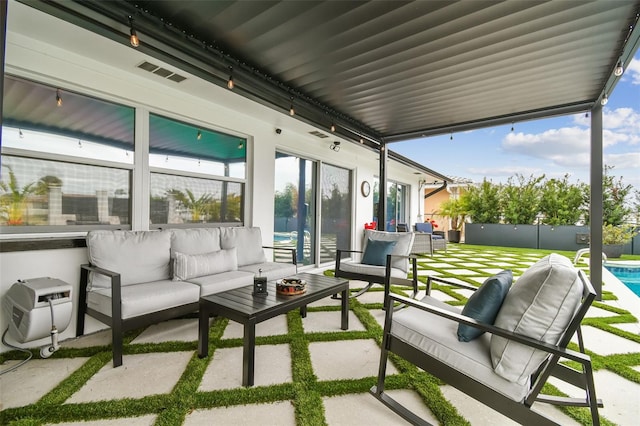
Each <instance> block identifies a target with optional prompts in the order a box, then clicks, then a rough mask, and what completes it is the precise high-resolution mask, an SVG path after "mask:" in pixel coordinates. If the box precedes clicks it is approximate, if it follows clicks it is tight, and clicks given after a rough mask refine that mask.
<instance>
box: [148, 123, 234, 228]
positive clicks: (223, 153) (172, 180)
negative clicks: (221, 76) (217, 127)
mask: <svg viewBox="0 0 640 426" xmlns="http://www.w3.org/2000/svg"><path fill="white" fill-rule="evenodd" d="M246 146H247V141H246V139H244V138H241V137H238V136H232V135H228V134H225V133H221V132H217V131H214V130H209V129H205V128H202V127H198V126H195V125H192V124H187V123H182V122H180V121H176V120H172V119H168V118H165V117H161V116H158V115H154V114H151V115H150V117H149V165H150V167H151V168H152V169H151V177H150V182H151V183H150V185H151V191H150V192H151V197H150V198H151V200H150V203H151V207H150V218H149V219H150V223H151V226H152V227H153V226H154V225H155V226H158V227H159V226H161V225H166V224H198V223H205V224H211V223H234V224H241V223H243V222H244V188H245V177H246V152H247V151H246Z"/></svg>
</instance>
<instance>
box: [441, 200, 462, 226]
mask: <svg viewBox="0 0 640 426" xmlns="http://www.w3.org/2000/svg"><path fill="white" fill-rule="evenodd" d="M438 214H440V215H442V216H447V217H448V218H449V220H450V221H451V229H452V230H454V231H460V230H461V229H462V224H463V223H464V219H465V217H466V216H467V209H466V205H465V202H464V200H463V199H460V198H449V199H448V200H446V201H445V202H443V203H442V204H440V210H439V211H438Z"/></svg>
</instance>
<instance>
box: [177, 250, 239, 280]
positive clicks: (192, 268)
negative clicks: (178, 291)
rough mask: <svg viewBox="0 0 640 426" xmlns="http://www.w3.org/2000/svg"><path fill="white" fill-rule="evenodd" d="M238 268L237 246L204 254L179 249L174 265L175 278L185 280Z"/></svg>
mask: <svg viewBox="0 0 640 426" xmlns="http://www.w3.org/2000/svg"><path fill="white" fill-rule="evenodd" d="M237 269H238V257H237V255H236V249H235V248H232V249H229V250H218V251H213V252H211V253H204V254H184V253H181V252H179V251H177V252H175V259H174V265H173V280H174V281H183V280H188V279H190V278H196V277H203V276H205V275H213V274H219V273H222V272H227V271H235V270H237Z"/></svg>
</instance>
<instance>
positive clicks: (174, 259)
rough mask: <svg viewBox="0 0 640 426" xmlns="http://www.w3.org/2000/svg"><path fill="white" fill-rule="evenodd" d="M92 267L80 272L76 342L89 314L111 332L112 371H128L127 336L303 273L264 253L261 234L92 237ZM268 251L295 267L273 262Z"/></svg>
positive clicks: (241, 230) (220, 231) (207, 231)
mask: <svg viewBox="0 0 640 426" xmlns="http://www.w3.org/2000/svg"><path fill="white" fill-rule="evenodd" d="M86 240H87V249H88V254H89V262H90V263H89V264H87V265H81V267H80V292H79V293H80V296H79V307H78V319H77V327H76V335H77V336H80V335H83V334H84V322H85V314H88V315H89V316H91V317H94V318H96V319H98V320H99V321H100V322H102V323H104V324H107V325H109V326H110V327H111V329H112V345H113V366H114V367H118V366H120V365H122V349H123V333H124V332H126V331H128V330H132V329H136V328H139V327H143V326H147V325H149V324H154V323H157V322H160V321H164V320H167V319H171V318H175V317H178V316H182V315H185V314H188V313H192V312H195V311H197V310H198V301H199V299H200V297H201V296H205V295H209V294H213V293H218V292H221V291H225V290H229V289H232V288H237V287H242V286H246V285H251V284H253V278H254V276H256V275H258V274H259V273H261V274H262V276H266V277H267V279H268V280H276V279H280V278H284V277H286V276H289V275H293V274H295V273H296V272H297V262H296V251H295V249H289V248H275V247H264V246H262V235H261V232H260V228H249V227H211V228H189V229H170V230H160V231H103V230H101V231H91V232H89V233H88V234H87V238H86ZM265 248H268V249H273V250H288V251H289V252H290V253H291V262H290V263H285V262H269V261H267V258H266V254H265V250H264V249H265Z"/></svg>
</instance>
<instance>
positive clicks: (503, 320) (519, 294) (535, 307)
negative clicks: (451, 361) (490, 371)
mask: <svg viewBox="0 0 640 426" xmlns="http://www.w3.org/2000/svg"><path fill="white" fill-rule="evenodd" d="M582 292H583V284H582V281H581V280H580V277H579V275H578V270H577V269H576V268H575V267H574V266H573V265H572V264H571V261H570V260H569V259H568V258H566V257H564V256H561V255H559V254H556V253H552V254H550V255H548V256H545V257H544V258H542V259H540V260H539V261H538V262H536V263H535V264H534V265H532V266H531V267H529V268H528V269H527V270H526V271H525V272H524V273H523V274H522V276H521V277H520V278H519V279H518V280H517V281H516V282H515V284H514V285H513V286H512V287H511V290H510V291H509V293H508V294H507V297H505V299H504V302H503V303H502V307H501V308H500V311H499V312H498V316H497V317H496V321H495V325H496V326H497V327H500V328H503V329H505V330H509V331H513V332H515V333H518V334H522V335H525V336H528V337H531V338H532V339H536V340H541V341H543V342H546V343H550V344H554V345H555V344H557V343H558V342H559V341H560V339H561V338H562V336H563V334H564V333H565V331H566V329H567V326H568V325H569V323H570V322H571V319H572V318H573V316H574V315H575V312H576V310H577V309H578V305H579V304H580V302H581V300H582ZM546 357H547V353H546V352H544V351H540V350H536V349H533V348H531V347H529V346H525V345H522V344H520V343H516V342H514V341H511V340H507V339H504V338H502V337H498V336H495V335H494V336H492V338H491V359H492V361H493V366H494V368H495V371H496V373H497V374H499V375H501V376H502V377H504V378H505V379H507V380H512V381H522V380H524V379H525V378H526V377H528V376H530V375H531V374H532V373H533V372H534V371H535V370H536V369H537V368H538V366H539V365H540V364H541V363H542V362H543V361H544V360H545V358H546Z"/></svg>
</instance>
